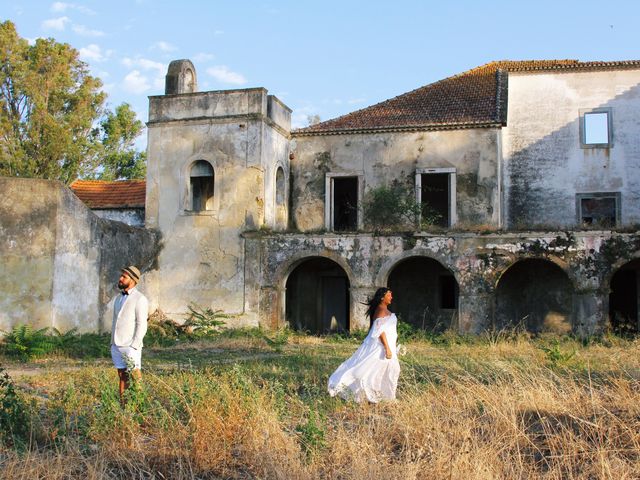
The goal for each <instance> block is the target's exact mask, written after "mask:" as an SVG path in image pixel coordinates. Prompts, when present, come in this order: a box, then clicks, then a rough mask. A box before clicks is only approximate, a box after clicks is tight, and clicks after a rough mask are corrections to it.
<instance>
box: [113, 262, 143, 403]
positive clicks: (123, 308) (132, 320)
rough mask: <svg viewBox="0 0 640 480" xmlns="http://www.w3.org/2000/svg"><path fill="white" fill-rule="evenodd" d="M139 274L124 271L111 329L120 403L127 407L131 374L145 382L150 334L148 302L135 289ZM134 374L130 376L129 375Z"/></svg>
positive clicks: (130, 269) (133, 269)
mask: <svg viewBox="0 0 640 480" xmlns="http://www.w3.org/2000/svg"><path fill="white" fill-rule="evenodd" d="M139 281H140V270H138V269H137V268H136V267H135V266H133V265H132V266H130V267H126V268H123V269H122V271H121V275H120V278H119V279H118V288H119V289H120V291H121V293H120V295H118V297H117V298H116V301H115V304H114V309H113V324H112V325H111V359H112V360H113V364H114V365H115V367H116V368H117V369H118V378H119V380H120V385H119V392H120V403H121V404H122V406H124V403H125V402H124V392H125V390H126V389H127V388H129V380H130V376H129V375H130V374H132V375H133V376H134V377H135V378H136V379H137V380H139V379H141V378H142V374H141V373H140V368H141V367H142V363H141V362H142V339H143V338H144V335H145V333H147V317H148V316H149V302H148V300H147V297H145V296H144V295H143V294H142V293H140V292H139V291H138V290H137V289H136V285H137V284H138V282H139ZM129 370H131V373H130V372H129Z"/></svg>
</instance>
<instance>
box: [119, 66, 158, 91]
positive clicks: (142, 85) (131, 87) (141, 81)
mask: <svg viewBox="0 0 640 480" xmlns="http://www.w3.org/2000/svg"><path fill="white" fill-rule="evenodd" d="M122 88H123V89H124V90H125V91H127V92H130V93H134V94H136V95H139V94H141V93H144V92H146V91H147V90H149V89H150V88H151V85H150V84H149V79H148V78H147V77H145V76H144V75H142V74H141V73H140V72H139V71H138V70H133V71H131V72H129V73H128V74H127V76H126V77H124V81H123V82H122Z"/></svg>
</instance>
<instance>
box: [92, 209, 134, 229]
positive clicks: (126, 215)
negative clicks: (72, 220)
mask: <svg viewBox="0 0 640 480" xmlns="http://www.w3.org/2000/svg"><path fill="white" fill-rule="evenodd" d="M92 211H93V213H95V214H96V215H97V216H98V217H100V218H104V219H106V220H113V221H115V222H122V223H126V224H127V225H132V226H134V227H144V208H131V209H126V210H125V209H115V208H114V209H106V208H105V209H97V208H94V209H92Z"/></svg>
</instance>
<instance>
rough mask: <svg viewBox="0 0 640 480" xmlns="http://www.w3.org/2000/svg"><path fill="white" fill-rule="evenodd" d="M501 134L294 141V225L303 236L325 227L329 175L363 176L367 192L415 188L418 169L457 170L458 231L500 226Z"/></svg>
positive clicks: (472, 132) (304, 138) (449, 133)
mask: <svg viewBox="0 0 640 480" xmlns="http://www.w3.org/2000/svg"><path fill="white" fill-rule="evenodd" d="M498 135H499V132H498V131H497V130H495V129H466V130H447V131H425V132H411V133H403V132H402V133H401V132H397V133H395V132H394V133H371V134H353V135H326V136H296V137H294V141H295V147H294V148H293V150H294V155H295V159H294V160H293V161H292V162H291V172H292V176H293V177H292V183H293V188H292V192H291V198H292V212H291V215H292V220H293V224H294V227H295V228H297V229H299V230H300V231H303V232H306V231H313V230H321V229H323V228H324V227H325V217H324V215H325V213H324V212H325V175H326V174H327V173H351V174H354V175H363V177H364V191H365V194H366V191H367V190H368V189H371V188H375V187H378V186H382V185H390V184H391V182H392V181H393V180H397V181H400V182H404V183H406V184H407V185H408V186H409V187H410V188H413V185H414V184H415V174H416V169H421V168H455V172H456V190H457V195H456V202H457V212H456V213H457V224H456V225H457V226H458V227H459V228H465V227H471V226H478V225H489V226H494V227H497V226H499V221H500V211H499V205H500V202H499V198H500V191H499V188H500V186H499V182H498V177H499V172H498V168H499V166H498Z"/></svg>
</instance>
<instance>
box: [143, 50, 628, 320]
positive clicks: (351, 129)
mask: <svg viewBox="0 0 640 480" xmlns="http://www.w3.org/2000/svg"><path fill="white" fill-rule="evenodd" d="M172 65H173V72H174V74H175V72H176V71H178V70H180V69H181V71H182V70H184V71H187V70H192V69H193V65H191V63H190V62H188V63H184V64H182V66H181V67H180V68H177V67H178V65H177V64H175V62H174V64H172ZM171 71H172V69H170V71H169V75H168V80H167V85H168V92H169V91H170V94H167V95H164V96H159V97H151V99H150V116H149V119H150V120H149V176H148V183H147V226H149V227H152V228H157V229H158V230H160V231H161V232H162V234H163V238H164V242H165V243H164V249H163V251H162V253H161V254H160V257H159V262H158V265H159V269H158V272H157V275H156V277H155V280H152V281H150V284H153V285H155V287H154V288H155V289H156V290H155V295H157V297H158V298H159V299H160V301H159V306H160V308H161V309H162V310H163V311H165V313H168V314H170V315H173V316H178V317H179V316H180V315H181V314H182V313H183V312H184V311H185V309H186V306H187V305H188V304H189V303H195V304H198V305H201V306H204V307H213V308H220V309H223V310H225V311H227V312H228V313H232V314H235V315H236V316H237V324H257V323H262V324H263V325H267V326H269V327H273V328H277V327H280V326H283V325H286V324H288V325H290V326H291V327H293V328H297V329H302V330H309V331H313V332H328V331H336V330H341V329H352V328H357V327H362V326H365V325H366V319H365V318H364V310H363V306H362V302H364V301H365V300H366V298H367V296H369V295H371V293H372V291H373V290H374V289H375V287H376V286H380V285H388V286H389V287H391V288H392V289H394V290H396V295H395V305H394V306H395V309H396V312H397V313H398V314H399V316H400V317H401V319H402V320H404V321H407V322H410V323H412V324H414V325H415V326H417V327H419V328H425V329H432V330H441V329H444V328H455V329H458V330H460V331H463V332H479V331H481V330H483V329H486V328H492V327H497V328H502V327H509V326H514V325H522V326H523V327H526V328H527V329H529V330H531V331H552V332H568V331H575V332H579V333H592V332H595V331H598V330H600V329H602V328H604V327H606V326H607V325H609V324H613V326H614V327H624V328H629V329H632V330H637V322H638V293H637V291H638V289H639V288H640V283H638V281H637V277H638V273H637V272H638V267H637V265H636V260H635V258H636V256H637V252H638V248H637V247H638V237H637V236H636V234H635V233H628V232H634V231H635V224H636V223H637V218H638V209H640V203H639V202H638V200H637V194H636V192H637V190H638V189H637V188H636V185H635V184H636V182H638V181H640V176H639V175H638V170H637V169H638V165H639V162H640V152H639V151H638V149H639V148H640V141H639V140H638V135H637V133H638V125H639V124H640V116H639V114H638V112H639V111H640V109H639V108H638V107H640V98H639V97H638V95H637V88H638V83H639V82H640V63H638V62H610V63H580V62H577V61H571V60H565V61H544V62H494V63H491V64H487V65H485V66H482V67H478V68H477V69H473V70H470V71H469V72H465V73H463V74H460V75H457V76H455V77H451V78H450V79H445V80H443V81H441V82H437V83H435V84H432V85H427V86H426V87H422V88H420V89H417V90H415V91H413V92H409V93H408V94H405V95H401V96H400V97H396V98H394V99H392V100H389V101H387V102H383V103H381V104H378V105H374V106H372V107H369V108H366V109H364V110H360V111H357V112H354V113H352V114H349V115H346V116H344V117H340V118H338V119H334V120H330V121H327V122H323V123H320V124H318V125H314V126H312V127H308V128H305V129H302V130H297V131H293V132H290V129H289V113H290V111H289V110H288V109H287V108H286V107H285V106H284V105H283V104H282V103H281V102H280V101H278V100H277V99H276V98H275V97H273V96H270V95H267V92H266V90H264V89H249V90H233V91H223V92H203V93H196V89H194V90H186V87H184V88H185V89H183V90H180V88H177V89H173V90H170V89H169V85H175V84H177V82H175V81H172V82H170V81H169V77H170V76H171ZM193 78H195V71H194V73H193ZM191 85H193V84H191ZM171 88H173V87H171ZM392 183H397V184H401V185H404V186H405V187H406V188H409V189H411V190H412V191H413V192H414V193H415V196H416V201H417V202H418V203H422V204H423V206H424V205H427V204H429V205H430V206H432V207H433V209H435V211H436V213H437V216H436V217H434V218H437V222H436V224H437V225H435V227H436V228H433V229H427V231H424V232H413V231H405V232H402V233H387V234H377V233H375V232H372V231H371V229H370V228H369V227H368V225H367V219H366V218H364V213H363V212H364V210H363V208H362V205H363V202H364V201H365V198H366V196H367V194H368V192H370V191H372V190H373V189H375V188H377V187H379V186H388V185H390V184H392ZM622 232H627V233H622ZM630 279H633V281H632V283H633V285H630V283H629V282H630V281H631V280H630ZM630 290H632V291H633V297H632V299H631V300H630V299H629V295H628V292H629V291H630Z"/></svg>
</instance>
